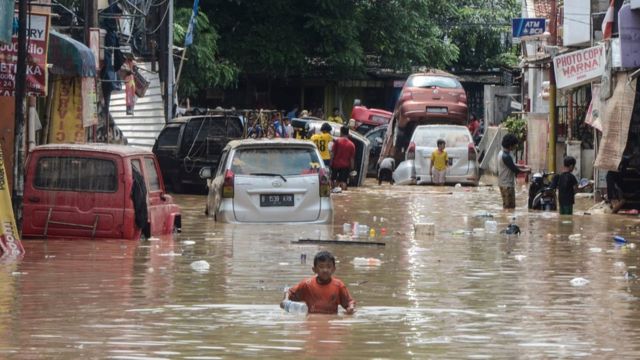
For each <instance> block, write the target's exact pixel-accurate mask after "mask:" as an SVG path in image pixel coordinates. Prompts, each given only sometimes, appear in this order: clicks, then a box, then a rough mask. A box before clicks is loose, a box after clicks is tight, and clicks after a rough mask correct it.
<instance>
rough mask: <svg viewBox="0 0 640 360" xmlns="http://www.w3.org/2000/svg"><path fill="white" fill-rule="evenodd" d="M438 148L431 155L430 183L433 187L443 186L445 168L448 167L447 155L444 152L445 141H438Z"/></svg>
mask: <svg viewBox="0 0 640 360" xmlns="http://www.w3.org/2000/svg"><path fill="white" fill-rule="evenodd" d="M437 144H438V148H437V149H435V150H434V151H433V152H432V153H431V169H430V170H431V181H433V183H434V184H435V185H444V180H445V174H446V173H447V166H449V155H447V152H446V151H445V150H444V147H445V145H446V143H445V141H444V140H442V139H438V142H437Z"/></svg>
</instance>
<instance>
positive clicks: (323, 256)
mask: <svg viewBox="0 0 640 360" xmlns="http://www.w3.org/2000/svg"><path fill="white" fill-rule="evenodd" d="M312 270H313V272H314V273H315V274H317V275H318V280H319V281H320V282H323V283H326V282H329V280H331V275H333V273H334V272H335V271H336V258H335V257H333V255H332V254H331V253H330V252H328V251H320V252H319V253H317V254H316V256H315V257H314V258H313V269H312Z"/></svg>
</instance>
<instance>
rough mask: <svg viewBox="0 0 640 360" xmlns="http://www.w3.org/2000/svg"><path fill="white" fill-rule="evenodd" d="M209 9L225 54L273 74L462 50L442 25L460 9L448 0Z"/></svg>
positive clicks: (347, 73) (211, 4)
mask: <svg viewBox="0 0 640 360" xmlns="http://www.w3.org/2000/svg"><path fill="white" fill-rule="evenodd" d="M202 9H203V10H204V11H207V12H208V13H210V14H215V21H216V27H217V29H218V32H219V34H220V52H221V54H224V56H225V57H227V58H228V59H230V60H231V61H233V62H234V63H236V64H238V66H239V67H240V69H241V71H242V72H245V73H260V74H266V75H267V76H269V77H272V78H276V77H283V78H286V77H290V76H304V75H305V74H307V75H308V74H310V73H313V74H314V75H316V76H324V77H330V78H336V79H345V78H353V77H354V76H357V75H358V74H363V73H364V72H365V71H366V68H367V65H368V64H371V63H374V65H375V66H378V67H384V68H387V69H391V70H401V71H410V69H411V68H412V67H415V66H428V67H438V68H442V67H445V66H447V65H449V64H451V63H452V62H453V61H454V60H455V59H456V57H457V54H458V48H457V46H456V45H454V44H452V43H447V42H446V41H444V33H443V32H442V31H440V29H439V27H438V19H443V18H447V17H448V16H449V15H451V14H452V13H453V12H454V10H455V9H454V7H453V6H452V5H449V4H448V2H443V1H440V0H393V1H390V0H384V1H383V0H353V1H343V0H306V1H299V0H271V1H248V0H234V1H229V0H227V1H225V0H214V1H207V5H206V6H205V5H204V3H202Z"/></svg>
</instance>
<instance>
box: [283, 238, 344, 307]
mask: <svg viewBox="0 0 640 360" xmlns="http://www.w3.org/2000/svg"><path fill="white" fill-rule="evenodd" d="M312 270H313V272H314V273H315V274H316V276H313V277H310V278H308V279H304V280H302V281H301V282H299V283H298V285H296V286H294V287H292V288H290V289H289V290H288V291H287V292H285V294H284V299H283V301H282V302H281V303H280V307H281V308H283V309H284V302H285V301H286V300H291V301H304V302H305V303H306V304H307V307H308V308H309V314H313V313H316V314H337V313H338V305H340V306H342V307H343V308H344V309H345V312H346V313H347V314H353V313H355V311H356V302H355V300H353V298H352V297H351V295H350V294H349V290H347V287H346V286H345V285H344V283H343V282H342V281H341V280H340V279H338V278H336V277H333V276H332V275H333V273H334V272H335V271H336V259H335V257H334V256H333V255H332V254H331V253H330V252H328V251H320V252H319V253H317V254H316V256H315V258H314V259H313V268H312Z"/></svg>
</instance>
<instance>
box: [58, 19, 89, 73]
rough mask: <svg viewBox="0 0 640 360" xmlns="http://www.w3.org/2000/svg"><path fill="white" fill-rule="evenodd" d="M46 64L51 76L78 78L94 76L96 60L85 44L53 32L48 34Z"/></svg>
mask: <svg viewBox="0 0 640 360" xmlns="http://www.w3.org/2000/svg"><path fill="white" fill-rule="evenodd" d="M47 62H48V63H49V64H52V65H53V67H51V68H50V69H49V71H50V73H51V74H54V75H64V76H78V77H95V76H96V58H95V56H94V55H93V52H92V51H91V49H90V48H88V47H87V46H86V45H85V44H83V43H81V42H79V41H77V40H74V39H72V38H71V37H69V36H67V35H64V34H61V33H59V32H57V31H55V30H51V32H50V33H49V53H48V59H47Z"/></svg>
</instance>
